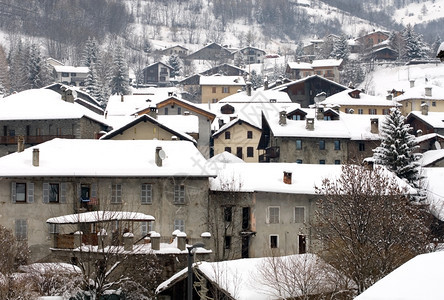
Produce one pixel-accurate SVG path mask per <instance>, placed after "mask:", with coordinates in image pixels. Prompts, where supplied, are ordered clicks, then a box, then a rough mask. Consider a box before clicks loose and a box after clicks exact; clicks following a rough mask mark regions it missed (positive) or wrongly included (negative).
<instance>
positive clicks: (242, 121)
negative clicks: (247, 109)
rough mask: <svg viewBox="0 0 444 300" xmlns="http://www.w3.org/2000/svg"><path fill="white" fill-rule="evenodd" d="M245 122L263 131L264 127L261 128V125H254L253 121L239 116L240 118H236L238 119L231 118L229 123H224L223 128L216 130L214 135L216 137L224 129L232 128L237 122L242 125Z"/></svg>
mask: <svg viewBox="0 0 444 300" xmlns="http://www.w3.org/2000/svg"><path fill="white" fill-rule="evenodd" d="M243 123H245V124H247V125H249V126H251V127H253V128H256V129H257V130H259V131H262V128H260V127H258V126H255V125H253V124H252V123H249V122H248V121H246V120H244V119H242V118H239V117H238V118H236V119H234V120H231V121H230V122H229V123H227V124H225V125H223V126H222V127H221V128H219V130H218V131H216V132H215V133H214V134H213V137H214V138H216V137H218V136H219V135H220V134H221V133H222V132H224V131H225V130H227V129H230V128H231V127H233V126H234V125H236V124H239V125H242V124H243Z"/></svg>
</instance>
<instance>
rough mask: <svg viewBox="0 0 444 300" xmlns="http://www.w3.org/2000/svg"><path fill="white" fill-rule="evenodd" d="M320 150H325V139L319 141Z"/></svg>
mask: <svg viewBox="0 0 444 300" xmlns="http://www.w3.org/2000/svg"><path fill="white" fill-rule="evenodd" d="M319 150H325V141H324V140H320V141H319Z"/></svg>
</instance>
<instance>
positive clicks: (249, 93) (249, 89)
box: [247, 81, 251, 96]
mask: <svg viewBox="0 0 444 300" xmlns="http://www.w3.org/2000/svg"><path fill="white" fill-rule="evenodd" d="M247 96H251V81H247Z"/></svg>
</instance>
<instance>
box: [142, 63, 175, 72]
mask: <svg viewBox="0 0 444 300" xmlns="http://www.w3.org/2000/svg"><path fill="white" fill-rule="evenodd" d="M155 65H164V66H165V67H167V68H168V69H170V70H173V67H171V66H170V65H169V64H167V63H164V62H161V61H158V62H155V63H152V64H151V65H148V66H147V67H145V68H143V70H146V69H148V68H152V67H154V66H155Z"/></svg>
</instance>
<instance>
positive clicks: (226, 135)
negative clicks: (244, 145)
mask: <svg viewBox="0 0 444 300" xmlns="http://www.w3.org/2000/svg"><path fill="white" fill-rule="evenodd" d="M230 138H231V134H230V132H229V131H225V139H226V140H229V139H230Z"/></svg>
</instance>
